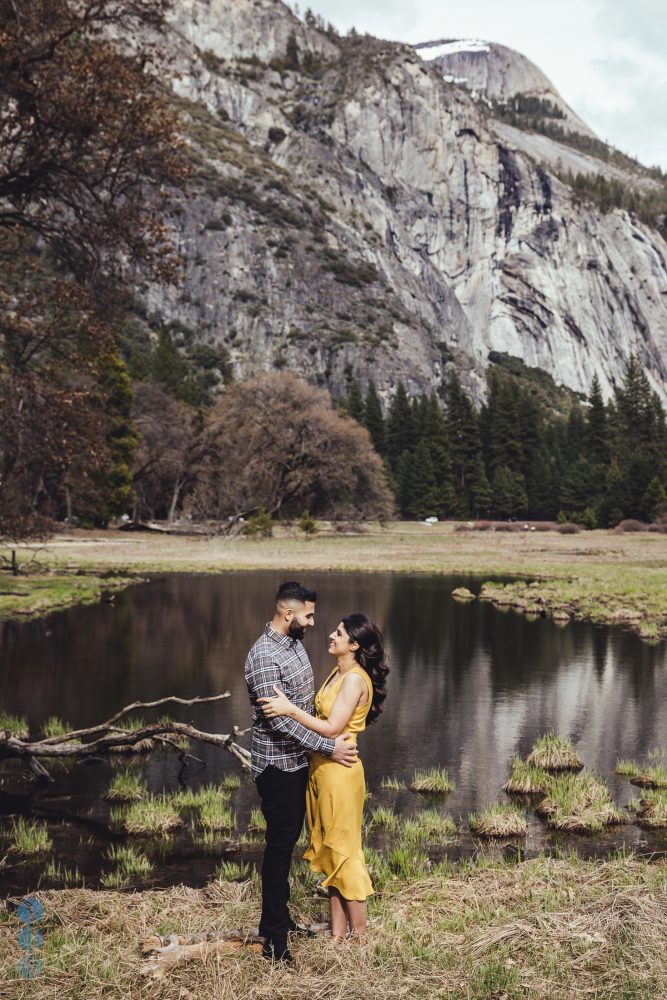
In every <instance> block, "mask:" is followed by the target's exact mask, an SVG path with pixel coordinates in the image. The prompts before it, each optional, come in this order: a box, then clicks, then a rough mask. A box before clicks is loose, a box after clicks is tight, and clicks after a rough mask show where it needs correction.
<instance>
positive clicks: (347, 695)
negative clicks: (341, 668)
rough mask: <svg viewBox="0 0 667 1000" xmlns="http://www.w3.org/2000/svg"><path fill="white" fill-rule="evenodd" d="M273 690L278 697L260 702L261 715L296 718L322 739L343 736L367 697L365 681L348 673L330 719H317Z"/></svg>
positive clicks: (281, 693)
mask: <svg viewBox="0 0 667 1000" xmlns="http://www.w3.org/2000/svg"><path fill="white" fill-rule="evenodd" d="M273 690H274V691H276V692H277V697H276V698H258V699H257V701H258V702H259V703H260V707H261V709H262V712H263V713H264V715H265V716H266V717H267V718H268V719H272V718H275V716H277V715H287V716H289V717H290V718H292V719H296V721H297V722H300V723H301V725H302V726H304V727H305V728H306V729H311V730H312V731H313V732H314V733H319V734H320V736H328V737H329V738H330V739H335V738H336V736H340V734H341V733H342V732H343V730H344V729H345V727H346V725H347V724H348V722H349V721H350V719H351V718H352V713H353V712H354V710H355V708H356V707H357V705H358V704H359V702H360V701H361V699H362V697H363V695H366V696H368V691H367V688H366V685H365V684H364V681H363V678H361V677H360V676H359V674H356V673H354V674H348V676H347V677H346V678H345V679H344V680H343V683H342V684H341V686H340V690H339V692H338V694H337V695H336V700H335V702H334V703H333V707H332V709H331V712H330V714H329V718H328V719H316V718H315V716H314V715H309V713H308V712H304V711H303V709H301V708H297V707H296V705H293V704H292V702H291V701H290V700H289V698H287V697H286V696H285V695H284V694H283V692H282V691H281V690H280V688H278V687H276V685H275V684H274V686H273Z"/></svg>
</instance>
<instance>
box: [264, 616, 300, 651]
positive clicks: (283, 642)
mask: <svg viewBox="0 0 667 1000" xmlns="http://www.w3.org/2000/svg"><path fill="white" fill-rule="evenodd" d="M264 635H266V636H268V637H269V639H272V640H273V642H275V643H277V644H278V645H279V646H282V647H283V648H284V649H292V647H293V646H295V645H296V643H297V640H296V639H293V638H292V637H291V636H290V635H282V633H281V632H276V630H275V629H274V628H272V627H271V622H267V623H266V625H265V626H264Z"/></svg>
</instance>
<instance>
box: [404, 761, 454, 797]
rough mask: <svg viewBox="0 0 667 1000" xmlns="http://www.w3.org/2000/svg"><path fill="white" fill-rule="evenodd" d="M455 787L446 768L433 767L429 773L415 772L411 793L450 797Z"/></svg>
mask: <svg viewBox="0 0 667 1000" xmlns="http://www.w3.org/2000/svg"><path fill="white" fill-rule="evenodd" d="M454 787H455V786H454V782H453V781H451V780H450V778H449V775H448V774H447V769H446V768H444V767H431V768H429V769H428V770H427V771H415V774H414V777H413V779H412V784H411V785H410V791H411V792H421V794H422V795H448V794H449V793H450V792H453V791H454Z"/></svg>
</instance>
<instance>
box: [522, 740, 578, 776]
mask: <svg viewBox="0 0 667 1000" xmlns="http://www.w3.org/2000/svg"><path fill="white" fill-rule="evenodd" d="M526 763H527V764H529V765H530V766H531V767H537V768H540V769H541V770H543V771H581V770H582V768H583V766H584V762H583V761H582V759H581V758H580V757H579V755H578V754H577V753H576V751H575V749H574V747H573V746H572V744H571V743H570V742H568V740H564V739H563V738H562V737H561V736H559V735H558V734H557V733H553V732H552V733H546V734H545V735H544V736H540V738H539V739H538V740H536V741H535V743H534V744H533V749H532V750H531V752H530V753H529V754H528V757H527V758H526Z"/></svg>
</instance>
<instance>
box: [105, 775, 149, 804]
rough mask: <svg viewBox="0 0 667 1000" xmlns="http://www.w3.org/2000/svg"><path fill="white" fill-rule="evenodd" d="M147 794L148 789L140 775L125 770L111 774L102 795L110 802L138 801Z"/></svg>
mask: <svg viewBox="0 0 667 1000" xmlns="http://www.w3.org/2000/svg"><path fill="white" fill-rule="evenodd" d="M147 796H148V789H147V788H146V785H145V784H144V782H143V781H142V778H141V775H140V774H137V773H136V772H133V771H127V770H126V771H120V772H119V773H118V774H115V775H114V776H113V778H112V779H111V784H110V785H109V787H108V789H107V791H106V794H105V796H104V797H105V799H108V800H109V801H110V802H139V801H140V800H141V799H145V798H146V797H147Z"/></svg>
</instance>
